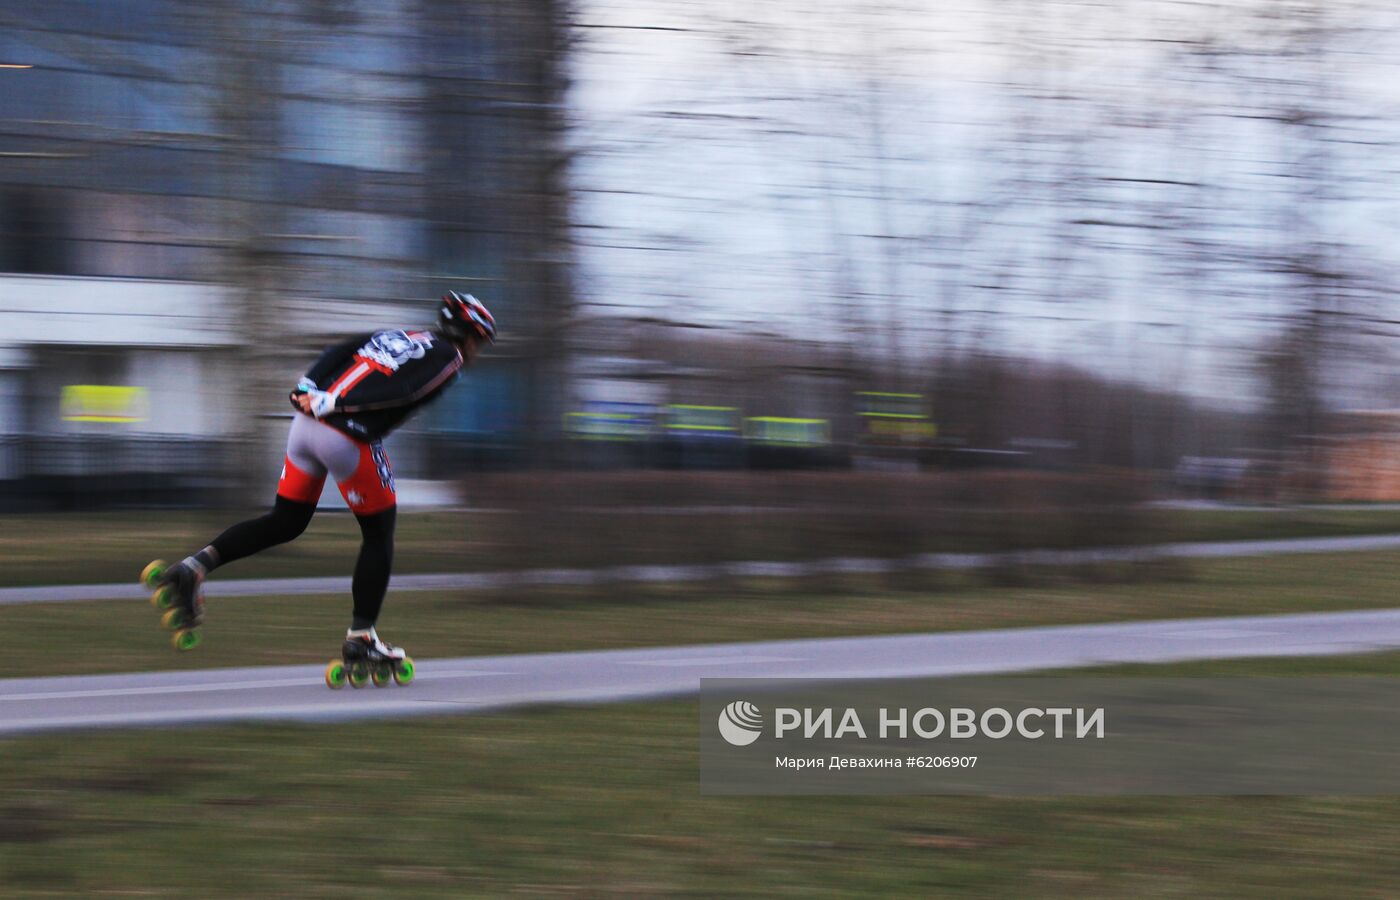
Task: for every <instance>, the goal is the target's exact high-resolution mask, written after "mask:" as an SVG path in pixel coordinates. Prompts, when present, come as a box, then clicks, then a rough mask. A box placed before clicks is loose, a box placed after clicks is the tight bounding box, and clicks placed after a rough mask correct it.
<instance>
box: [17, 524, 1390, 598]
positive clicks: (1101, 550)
mask: <svg viewBox="0 0 1400 900" xmlns="http://www.w3.org/2000/svg"><path fill="white" fill-rule="evenodd" d="M1397 548H1400V534H1367V535H1355V536H1349V537H1326V538H1287V539H1281V540H1267V541H1215V542H1197V543H1181V544H1150V545H1147V546H1139V547H1089V548H1085V549H1081V550H1028V551H1024V552H1010V553H924V554H920V555H918V556H910V557H905V558H902V559H873V558H868V557H840V558H836V559H819V560H810V561H806V562H764V561H753V562H730V563H710V564H702V565H678V566H615V567H612V568H600V569H524V570H520V571H511V572H459V573H448V574H442V575H399V576H396V577H395V578H394V580H393V583H392V584H391V585H390V589H391V590H394V591H447V590H464V589H473V588H477V589H479V588H501V587H516V586H524V585H539V584H569V585H577V584H611V583H617V582H646V581H654V582H659V581H703V580H706V579H710V578H716V577H720V576H741V577H746V576H757V577H762V576H779V577H784V576H786V577H791V576H802V575H819V574H822V573H827V572H829V573H839V572H889V571H895V570H909V569H981V568H988V567H991V566H999V565H1008V564H1020V565H1046V566H1056V565H1083V564H1086V563H1096V562H1128V561H1137V560H1144V559H1154V558H1162V557H1184V558H1205V557H1230V556H1273V555H1278V554H1288V553H1355V552H1360V551H1365V550H1394V549H1397ZM139 569H140V567H139V566H138V567H137V568H136V569H135V570H134V571H139ZM349 592H350V578H349V576H344V577H334V578H252V579H241V580H240V579H223V578H219V577H217V576H216V577H214V578H212V579H211V580H210V581H209V584H208V588H207V593H208V595H209V596H210V597H257V596H263V595H269V596H272V595H276V596H289V595H293V594H348V593H349ZM147 594H149V591H147V590H146V589H145V588H143V587H141V586H140V585H138V584H137V583H136V580H135V576H134V575H133V577H132V580H131V582H129V583H127V582H123V583H120V584H68V585H54V586H49V587H22V588H0V606H9V605H14V604H19V603H69V602H80V601H86V600H136V599H141V598H144V597H145V596H147Z"/></svg>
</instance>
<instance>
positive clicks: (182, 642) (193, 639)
mask: <svg viewBox="0 0 1400 900" xmlns="http://www.w3.org/2000/svg"><path fill="white" fill-rule="evenodd" d="M170 645H171V646H172V647H174V648H175V649H176V650H179V651H180V652H182V653H183V652H184V651H186V650H193V649H194V648H195V647H198V646H199V632H198V631H195V630H194V629H193V628H181V629H179V630H178V631H176V632H175V634H174V635H172V636H171V638H170Z"/></svg>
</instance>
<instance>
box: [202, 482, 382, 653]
mask: <svg viewBox="0 0 1400 900" xmlns="http://www.w3.org/2000/svg"><path fill="white" fill-rule="evenodd" d="M315 514H316V504H314V503H298V502H296V501H295V500H288V499H287V498H285V497H278V498H277V500H276V501H275V502H274V503H273V506H272V511H271V512H269V513H267V514H266V515H262V516H259V517H257V518H256V519H249V520H248V521H246V522H239V523H238V524H237V525H231V526H229V528H228V529H226V530H225V531H224V533H223V534H221V535H219V536H218V537H216V538H214V540H212V541H210V542H209V546H211V547H213V548H214V552H215V553H217V554H218V559H217V560H213V561H212V562H213V563H214V565H215V566H222V565H224V564H226V563H231V562H233V561H234V560H237V559H243V558H244V557H245V556H252V555H253V554H254V553H261V552H262V551H264V550H266V549H268V548H269V547H276V546H277V545H278V544H285V543H287V542H288V541H290V540H294V539H296V538H297V537H300V536H301V533H302V532H303V531H305V530H306V526H307V525H309V524H310V523H311V517H312V516H314V515H315ZM397 518H398V510H397V508H396V507H392V506H391V507H389V508H388V509H386V510H384V511H383V512H378V513H375V514H374V515H369V516H356V517H355V520H356V521H357V522H359V524H360V537H361V542H360V557H359V559H358V560H356V562H355V578H354V581H353V582H352V584H351V588H350V592H351V594H352V595H353V596H354V598H355V618H354V621H353V623H352V624H351V627H352V628H356V629H360V628H370V627H372V626H373V625H374V623H375V622H376V621H377V620H378V619H379V610H380V609H381V608H382V607H383V606H384V593H385V591H387V590H388V588H389V572H390V570H391V569H392V568H393V565H394V523H395V521H396V520H397ZM210 568H211V569H212V568H213V566H210Z"/></svg>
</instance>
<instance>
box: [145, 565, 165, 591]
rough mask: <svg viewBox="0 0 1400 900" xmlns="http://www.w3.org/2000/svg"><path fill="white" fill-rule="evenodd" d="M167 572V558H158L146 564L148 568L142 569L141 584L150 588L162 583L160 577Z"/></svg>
mask: <svg viewBox="0 0 1400 900" xmlns="http://www.w3.org/2000/svg"><path fill="white" fill-rule="evenodd" d="M164 574H165V560H163V559H156V560H152V561H151V562H149V563H147V564H146V568H144V569H142V570H141V584H143V585H145V586H146V587H148V588H153V587H155V586H156V585H158V584H160V577H161V576H162V575H164Z"/></svg>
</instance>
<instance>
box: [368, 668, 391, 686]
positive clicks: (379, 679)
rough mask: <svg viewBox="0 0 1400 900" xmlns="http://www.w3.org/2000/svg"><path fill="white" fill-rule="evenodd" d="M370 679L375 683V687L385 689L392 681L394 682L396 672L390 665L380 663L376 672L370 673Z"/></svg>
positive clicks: (375, 669)
mask: <svg viewBox="0 0 1400 900" xmlns="http://www.w3.org/2000/svg"><path fill="white" fill-rule="evenodd" d="M370 678H371V679H372V680H373V681H374V686H375V687H384V686H385V685H386V684H388V683H389V682H390V681H393V680H394V671H393V669H392V668H391V667H390V666H389V664H388V663H380V664H379V665H377V666H375V667H374V671H373V672H371V673H370Z"/></svg>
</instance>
